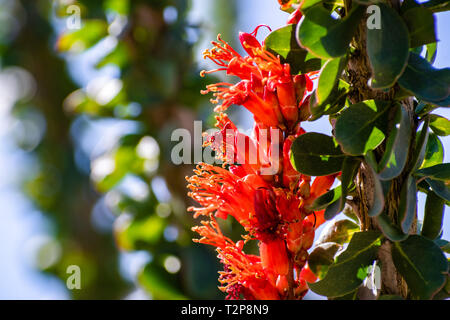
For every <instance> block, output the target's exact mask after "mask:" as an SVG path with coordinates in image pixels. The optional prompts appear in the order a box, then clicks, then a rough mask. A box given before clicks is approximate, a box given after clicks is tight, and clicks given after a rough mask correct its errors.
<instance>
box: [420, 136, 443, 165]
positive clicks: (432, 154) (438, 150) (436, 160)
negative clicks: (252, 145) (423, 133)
mask: <svg viewBox="0 0 450 320" xmlns="http://www.w3.org/2000/svg"><path fill="white" fill-rule="evenodd" d="M443 160H444V147H443V146H442V142H441V140H440V139H439V138H438V137H437V136H436V135H435V134H434V133H431V132H430V133H429V135H428V141H427V146H426V148H425V158H424V160H423V162H422V165H421V166H420V168H421V169H422V168H428V167H431V166H434V165H437V164H440V163H442V161H443Z"/></svg>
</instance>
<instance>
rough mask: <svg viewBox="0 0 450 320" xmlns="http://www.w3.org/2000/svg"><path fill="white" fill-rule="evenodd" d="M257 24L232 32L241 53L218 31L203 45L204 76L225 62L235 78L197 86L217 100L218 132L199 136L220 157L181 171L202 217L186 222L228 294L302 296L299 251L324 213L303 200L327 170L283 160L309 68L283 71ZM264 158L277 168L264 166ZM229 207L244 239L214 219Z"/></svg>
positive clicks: (303, 253)
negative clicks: (252, 245) (246, 124)
mask: <svg viewBox="0 0 450 320" xmlns="http://www.w3.org/2000/svg"><path fill="white" fill-rule="evenodd" d="M256 31H257V29H256V30H255V32H253V33H252V34H249V33H240V35H239V39H240V42H241V44H242V46H243V48H244V50H245V52H246V53H247V54H248V55H247V56H242V55H240V54H239V53H238V52H236V51H235V50H234V49H233V48H232V47H231V46H230V45H229V44H228V43H227V42H225V41H224V40H222V38H221V37H220V35H219V36H218V37H217V41H214V42H212V44H213V48H212V49H210V50H206V51H205V53H204V57H205V58H208V59H210V60H211V61H213V62H215V63H216V64H217V65H218V66H219V68H218V69H215V70H211V71H203V72H202V73H201V75H202V76H204V75H206V74H208V73H211V72H216V71H226V73H227V75H232V76H237V77H239V78H240V81H239V82H237V83H226V82H221V83H216V84H211V85H208V86H207V88H206V90H204V91H202V93H203V94H208V93H212V94H213V97H214V98H213V99H212V102H213V103H216V104H217V107H216V108H215V111H216V112H218V115H217V117H216V119H217V124H216V127H217V128H218V129H219V131H218V132H217V134H213V135H210V136H209V138H208V140H207V143H206V144H207V145H210V146H211V148H212V149H213V150H215V151H216V156H217V157H219V158H220V159H221V160H222V161H223V166H222V167H220V166H214V165H211V164H206V163H199V164H198V165H197V168H196V170H195V175H194V176H192V177H189V178H187V180H188V182H189V185H188V188H189V189H190V192H189V195H190V196H191V197H192V198H193V199H194V200H195V201H196V202H197V203H198V204H199V207H191V208H189V210H190V211H192V212H193V213H194V217H195V218H197V217H203V218H204V219H203V220H202V221H201V225H200V226H196V227H194V228H193V230H194V231H196V232H197V233H198V234H199V235H200V236H201V237H200V239H195V240H194V241H196V242H200V243H203V244H209V245H213V246H215V247H217V252H218V258H219V259H220V261H221V262H222V264H223V267H224V268H223V271H221V272H220V276H219V282H220V284H221V286H220V287H219V288H220V289H221V290H222V291H224V292H226V293H227V298H228V299H301V298H303V296H304V295H305V293H306V292H307V290H308V286H307V282H314V281H315V280H316V277H315V275H314V274H313V273H312V272H311V271H310V270H309V268H308V265H307V261H308V251H307V250H308V249H309V248H310V247H311V246H312V244H313V240H314V233H315V229H316V228H317V227H318V226H319V225H320V224H322V223H323V222H324V218H323V214H324V213H323V211H318V212H312V211H310V210H308V209H307V206H308V205H309V204H311V203H312V201H313V200H314V199H315V198H317V197H318V196H320V195H321V194H323V193H325V192H326V191H328V189H329V188H330V187H331V185H332V184H333V182H334V179H335V176H334V175H333V176H323V177H317V178H315V179H314V181H313V182H312V179H311V177H309V176H305V175H302V174H300V173H298V172H297V171H295V169H294V168H293V167H292V165H291V162H290V147H291V144H292V142H293V141H294V139H295V138H296V137H297V136H299V135H301V134H303V133H305V131H304V130H303V129H302V128H301V126H300V124H301V121H303V120H306V119H307V118H308V117H309V107H308V104H309V103H308V101H309V95H310V94H311V92H312V89H313V81H312V80H314V77H315V76H316V75H317V73H314V72H313V73H309V74H301V75H293V74H291V68H290V66H289V64H283V63H281V61H280V58H279V57H278V56H275V55H274V54H272V53H271V52H269V51H268V50H266V49H265V48H264V46H263V45H261V44H260V42H259V41H258V40H257V39H256V37H255V36H256ZM231 105H242V106H244V107H245V108H246V109H248V110H249V111H250V112H251V113H252V114H253V116H254V121H255V124H254V134H253V135H252V136H247V135H244V134H243V133H241V132H239V130H238V129H237V127H236V126H235V124H234V123H233V122H232V121H231V120H230V119H229V118H228V117H227V115H226V114H225V113H224V112H225V111H226V110H227V108H228V107H230V106H231ZM238 141H244V143H238ZM250 159H256V161H250ZM274 164H275V165H274ZM268 166H270V167H272V168H276V169H275V170H274V171H273V172H268V171H267V170H265V168H266V167H268ZM311 182H312V183H311ZM228 216H232V217H233V218H234V219H236V221H237V222H239V223H240V224H241V225H242V226H243V228H244V230H245V234H243V235H242V239H238V241H233V240H232V239H230V238H229V237H227V236H225V235H224V234H223V233H222V230H221V228H220V226H219V219H227V217H228ZM251 240H257V241H258V245H259V246H258V249H259V252H257V254H250V253H246V252H245V251H246V244H247V243H248V242H249V241H251Z"/></svg>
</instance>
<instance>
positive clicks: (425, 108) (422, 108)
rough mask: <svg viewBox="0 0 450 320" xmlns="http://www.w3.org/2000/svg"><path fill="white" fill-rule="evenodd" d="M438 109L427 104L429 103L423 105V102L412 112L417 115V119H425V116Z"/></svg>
mask: <svg viewBox="0 0 450 320" xmlns="http://www.w3.org/2000/svg"><path fill="white" fill-rule="evenodd" d="M436 108H438V107H437V106H435V105H432V104H429V103H425V102H420V103H419V104H418V105H417V107H416V109H415V110H414V112H415V113H416V114H417V116H418V117H419V118H423V117H425V116H426V115H427V114H429V113H430V112H431V111H433V110H434V109H436Z"/></svg>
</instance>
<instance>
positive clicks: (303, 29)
mask: <svg viewBox="0 0 450 320" xmlns="http://www.w3.org/2000/svg"><path fill="white" fill-rule="evenodd" d="M364 12H365V8H364V7H363V6H355V7H354V8H353V9H352V10H351V11H350V13H349V14H348V16H347V17H345V18H344V19H342V20H336V19H333V18H332V17H331V16H330V12H329V11H328V10H326V9H325V8H323V7H322V6H320V5H319V6H314V7H312V8H311V9H309V10H308V11H307V12H305V15H304V17H303V19H302V20H301V21H300V24H299V25H298V28H297V40H298V43H299V44H300V46H301V47H303V48H305V49H307V50H308V51H309V52H311V53H312V54H314V55H315V56H317V57H319V58H322V59H331V58H337V57H341V56H343V55H345V54H346V53H347V50H348V48H349V43H350V40H351V39H352V37H353V34H354V33H355V31H356V29H357V27H358V24H359V20H360V19H361V18H362V16H363V15H364Z"/></svg>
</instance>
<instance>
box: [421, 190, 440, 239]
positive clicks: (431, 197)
mask: <svg viewBox="0 0 450 320" xmlns="http://www.w3.org/2000/svg"><path fill="white" fill-rule="evenodd" d="M444 205H445V200H444V199H442V198H441V197H438V196H437V195H436V193H434V192H432V191H430V192H428V195H427V201H426V202H425V217H424V219H423V226H422V232H421V234H422V236H424V237H427V238H429V239H431V240H434V239H436V238H437V237H438V236H439V234H440V233H441V229H442V219H443V217H444Z"/></svg>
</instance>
